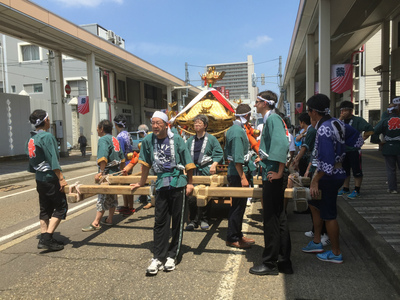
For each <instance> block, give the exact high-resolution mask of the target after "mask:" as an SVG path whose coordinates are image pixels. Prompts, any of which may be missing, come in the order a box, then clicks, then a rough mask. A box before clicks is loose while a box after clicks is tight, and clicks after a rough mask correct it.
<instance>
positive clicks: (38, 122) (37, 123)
mask: <svg viewBox="0 0 400 300" xmlns="http://www.w3.org/2000/svg"><path fill="white" fill-rule="evenodd" d="M48 116H49V115H48V114H47V113H46V116H45V117H44V118H43V120H40V119H36V123H35V124H33V126H35V127H37V126H39V125H40V124H41V123H43V122H44V120H46V119H47V118H48Z"/></svg>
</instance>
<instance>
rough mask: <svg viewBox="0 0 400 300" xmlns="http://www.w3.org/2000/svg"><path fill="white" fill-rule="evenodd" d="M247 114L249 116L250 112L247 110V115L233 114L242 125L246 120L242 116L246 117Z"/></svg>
mask: <svg viewBox="0 0 400 300" xmlns="http://www.w3.org/2000/svg"><path fill="white" fill-rule="evenodd" d="M248 114H251V110H249V111H248V112H247V113H244V114H235V116H236V117H239V118H240V122H241V123H242V124H246V123H247V120H246V118H244V116H247V115H248Z"/></svg>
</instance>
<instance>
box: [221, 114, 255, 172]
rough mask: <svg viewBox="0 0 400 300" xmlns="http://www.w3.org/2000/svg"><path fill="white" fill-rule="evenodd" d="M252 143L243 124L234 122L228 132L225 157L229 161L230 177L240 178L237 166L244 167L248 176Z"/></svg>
mask: <svg viewBox="0 0 400 300" xmlns="http://www.w3.org/2000/svg"><path fill="white" fill-rule="evenodd" d="M249 151H250V143H249V140H248V138H247V135H246V132H245V130H244V128H243V127H242V126H241V123H240V122H238V121H234V122H233V125H232V126H231V128H229V130H228V131H227V132H226V139H225V157H226V159H227V160H228V161H229V165H228V175H235V176H239V173H238V172H237V170H236V167H235V164H237V163H239V164H242V165H243V172H244V173H245V174H248V172H249V167H248V163H249V160H250V155H249Z"/></svg>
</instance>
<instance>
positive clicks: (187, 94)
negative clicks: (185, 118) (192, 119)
mask: <svg viewBox="0 0 400 300" xmlns="http://www.w3.org/2000/svg"><path fill="white" fill-rule="evenodd" d="M189 84H190V79H189V67H188V63H187V62H185V85H186V86H188V85H189ZM188 96H189V89H188V88H186V94H185V95H182V104H181V106H178V111H179V108H180V107H182V109H183V108H184V107H185V102H186V101H185V99H186V98H187V97H188Z"/></svg>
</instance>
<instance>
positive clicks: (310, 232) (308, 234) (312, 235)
mask: <svg viewBox="0 0 400 300" xmlns="http://www.w3.org/2000/svg"><path fill="white" fill-rule="evenodd" d="M304 235H305V236H308V237H309V238H312V237H314V232H312V230H310V231H306V232H304Z"/></svg>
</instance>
